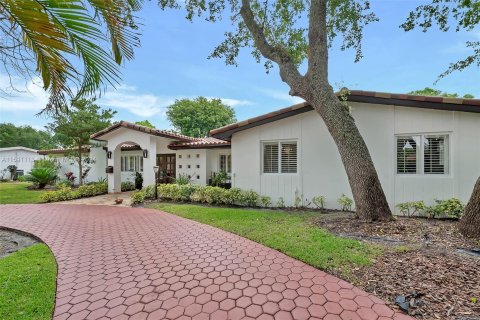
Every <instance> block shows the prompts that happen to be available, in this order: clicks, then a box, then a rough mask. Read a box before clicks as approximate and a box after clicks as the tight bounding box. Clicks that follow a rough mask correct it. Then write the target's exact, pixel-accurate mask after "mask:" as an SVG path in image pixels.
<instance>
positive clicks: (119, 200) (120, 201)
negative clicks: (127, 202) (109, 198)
mask: <svg viewBox="0 0 480 320" xmlns="http://www.w3.org/2000/svg"><path fill="white" fill-rule="evenodd" d="M122 202H123V198H119V197H117V198H115V204H121V203H122Z"/></svg>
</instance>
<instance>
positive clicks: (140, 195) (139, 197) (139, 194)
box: [130, 190, 145, 204]
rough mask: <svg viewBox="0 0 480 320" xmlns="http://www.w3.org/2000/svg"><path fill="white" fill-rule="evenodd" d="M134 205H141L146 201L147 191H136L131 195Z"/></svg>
mask: <svg viewBox="0 0 480 320" xmlns="http://www.w3.org/2000/svg"><path fill="white" fill-rule="evenodd" d="M130 198H131V201H132V204H139V203H142V202H143V201H145V191H144V190H136V191H133V192H132V194H131V195H130Z"/></svg>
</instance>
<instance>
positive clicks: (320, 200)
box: [312, 196, 325, 209]
mask: <svg viewBox="0 0 480 320" xmlns="http://www.w3.org/2000/svg"><path fill="white" fill-rule="evenodd" d="M312 202H313V204H314V205H315V206H316V207H317V208H318V209H324V208H325V196H315V197H313V198H312Z"/></svg>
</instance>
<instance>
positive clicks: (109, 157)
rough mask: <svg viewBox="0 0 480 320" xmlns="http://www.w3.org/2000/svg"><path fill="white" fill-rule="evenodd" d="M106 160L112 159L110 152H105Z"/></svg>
mask: <svg viewBox="0 0 480 320" xmlns="http://www.w3.org/2000/svg"><path fill="white" fill-rule="evenodd" d="M107 158H108V159H112V151H107Z"/></svg>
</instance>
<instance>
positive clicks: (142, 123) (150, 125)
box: [135, 120, 155, 128]
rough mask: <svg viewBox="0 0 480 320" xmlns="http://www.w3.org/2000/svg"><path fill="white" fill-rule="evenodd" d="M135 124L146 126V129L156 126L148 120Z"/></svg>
mask: <svg viewBox="0 0 480 320" xmlns="http://www.w3.org/2000/svg"><path fill="white" fill-rule="evenodd" d="M135 124H138V125H140V126H144V127H149V128H155V126H154V125H153V124H151V123H150V121H148V120H142V121H137V122H135Z"/></svg>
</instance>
